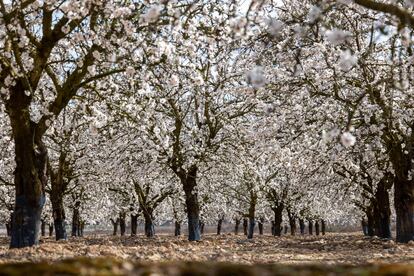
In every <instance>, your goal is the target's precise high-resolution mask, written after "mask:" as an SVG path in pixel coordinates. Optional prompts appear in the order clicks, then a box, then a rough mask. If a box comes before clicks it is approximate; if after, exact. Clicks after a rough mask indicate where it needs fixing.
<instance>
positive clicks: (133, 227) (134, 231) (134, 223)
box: [131, 215, 138, 236]
mask: <svg viewBox="0 0 414 276" xmlns="http://www.w3.org/2000/svg"><path fill="white" fill-rule="evenodd" d="M137 228H138V215H131V236H136V235H137Z"/></svg>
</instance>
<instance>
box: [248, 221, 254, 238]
mask: <svg viewBox="0 0 414 276" xmlns="http://www.w3.org/2000/svg"><path fill="white" fill-rule="evenodd" d="M255 226H256V221H255V219H254V217H249V232H248V235H247V238H248V239H253V234H254V228H255Z"/></svg>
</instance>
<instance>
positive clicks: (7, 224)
mask: <svg viewBox="0 0 414 276" xmlns="http://www.w3.org/2000/svg"><path fill="white" fill-rule="evenodd" d="M6 233H7V237H10V236H11V225H10V222H8V223H6Z"/></svg>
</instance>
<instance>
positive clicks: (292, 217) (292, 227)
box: [287, 209, 296, 236]
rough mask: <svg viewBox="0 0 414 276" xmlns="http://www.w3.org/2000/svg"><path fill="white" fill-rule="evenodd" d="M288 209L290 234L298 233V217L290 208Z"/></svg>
mask: <svg viewBox="0 0 414 276" xmlns="http://www.w3.org/2000/svg"><path fill="white" fill-rule="evenodd" d="M287 211H288V212H287V213H288V218H289V226H290V234H291V235H292V236H294V235H295V234H296V217H295V215H294V214H293V213H292V212H291V211H290V210H289V209H288V210H287Z"/></svg>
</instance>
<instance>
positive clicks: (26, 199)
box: [6, 79, 48, 248]
mask: <svg viewBox="0 0 414 276" xmlns="http://www.w3.org/2000/svg"><path fill="white" fill-rule="evenodd" d="M27 89H28V87H26V85H24V80H23V79H18V80H17V81H16V84H15V86H14V87H13V88H11V93H10V99H9V100H8V101H7V102H6V109H7V113H8V115H9V118H10V125H11V128H12V133H13V139H14V146H15V147H14V149H15V164H16V165H15V170H14V185H15V192H16V195H15V204H14V212H13V222H12V231H11V232H12V235H11V241H10V248H22V247H27V246H33V245H36V244H39V231H40V219H41V214H42V209H43V205H44V203H45V186H46V183H47V178H48V177H47V159H48V154H47V149H46V146H45V145H44V143H43V141H42V135H43V133H42V132H36V127H37V125H36V124H35V123H34V122H32V121H31V119H30V111H29V110H30V108H29V106H30V103H31V97H30V96H26V94H25V92H24V91H25V90H27Z"/></svg>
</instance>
